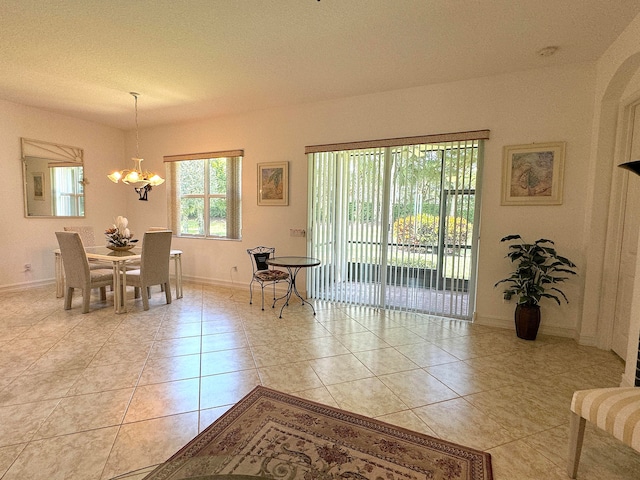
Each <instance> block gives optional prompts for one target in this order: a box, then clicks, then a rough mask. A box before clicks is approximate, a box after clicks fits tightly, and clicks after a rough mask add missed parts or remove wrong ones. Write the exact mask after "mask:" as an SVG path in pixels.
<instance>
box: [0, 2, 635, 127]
mask: <svg viewBox="0 0 640 480" xmlns="http://www.w3.org/2000/svg"><path fill="white" fill-rule="evenodd" d="M638 13H640V2H639V1H638V0H493V1H488V0H320V1H317V0H271V1H266V0H107V1H105V0H55V1H54V0H0V98H3V99H5V100H10V101H14V102H18V103H22V104H25V105H31V106H35V107H39V108H43V109H47V110H51V111H56V112H60V113H64V114H68V115H72V116H75V117H80V118H85V119H88V120H92V121H96V122H99V123H103V124H107V125H112V126H116V127H119V128H127V129H128V128H131V127H132V126H133V122H134V116H133V99H132V97H131V96H130V95H129V94H128V92H130V91H136V92H139V93H140V94H141V96H140V98H139V104H138V106H139V119H140V125H141V126H142V127H144V126H150V125H158V124H167V123H175V122H184V121H188V120H192V119H197V118H202V117H209V116H219V115H228V114H233V113H239V112H244V111H251V110H258V109H264V108H270V107H274V106H285V105H293V104H298V103H304V102H312V101H319V100H327V99H334V98H340V97H346V96H353V95H360V94H368V93H374V92H381V91H386V90H395V89H400V88H407V87H415V86H420V85H427V84H433V83H441V82H450V81H455V80H461V79H466V78H474V77H481V76H487V75H494V74H499V73H505V72H511V71H519V70H526V69H532V68H538V67H542V66H547V65H559V64H566V63H576V62H584V61H592V60H595V59H597V58H598V57H599V56H600V55H602V53H603V52H604V51H605V50H606V49H607V47H608V46H609V45H610V44H611V43H612V42H613V41H614V40H615V39H616V37H617V36H618V35H619V34H620V33H621V32H622V30H624V28H625V27H626V26H627V25H628V24H629V22H630V21H631V20H632V19H633V18H634V17H635V16H636V15H637V14H638ZM549 45H557V46H559V47H560V49H559V50H558V52H557V53H556V54H555V55H553V56H550V57H541V56H539V55H537V54H536V52H537V51H538V50H540V49H541V48H543V47H546V46H549Z"/></svg>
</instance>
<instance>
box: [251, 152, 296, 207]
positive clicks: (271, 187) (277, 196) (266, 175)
mask: <svg viewBox="0 0 640 480" xmlns="http://www.w3.org/2000/svg"><path fill="white" fill-rule="evenodd" d="M258 205H289V162H278V163H259V164H258Z"/></svg>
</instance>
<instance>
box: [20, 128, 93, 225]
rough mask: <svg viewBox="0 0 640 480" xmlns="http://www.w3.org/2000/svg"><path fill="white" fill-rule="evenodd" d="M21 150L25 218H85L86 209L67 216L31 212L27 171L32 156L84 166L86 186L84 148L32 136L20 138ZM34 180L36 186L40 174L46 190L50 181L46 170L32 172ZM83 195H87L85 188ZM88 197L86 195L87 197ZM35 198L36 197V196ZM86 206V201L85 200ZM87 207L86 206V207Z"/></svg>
mask: <svg viewBox="0 0 640 480" xmlns="http://www.w3.org/2000/svg"><path fill="white" fill-rule="evenodd" d="M20 144H21V150H22V157H21V162H22V186H23V194H24V195H23V197H24V216H25V218H83V217H85V216H86V211H84V212H83V215H82V216H80V215H78V216H65V215H54V214H53V213H50V214H49V215H33V214H31V215H30V214H29V204H30V202H29V194H28V191H29V187H28V183H27V182H28V181H29V180H30V178H29V172H27V161H28V160H29V159H30V158H34V159H39V160H44V161H47V162H53V163H59V164H61V166H69V167H82V168H83V172H82V173H83V177H82V184H83V187H84V186H86V184H87V180H86V178H85V177H84V150H83V149H82V148H79V147H72V146H70V145H62V144H59V143H52V142H44V141H41V140H33V139H30V138H24V137H21V138H20ZM31 175H32V176H33V182H34V186H35V182H37V181H38V178H37V177H38V176H39V177H40V186H41V187H43V188H44V189H45V190H46V189H47V188H49V190H50V187H47V186H46V185H47V184H48V183H49V181H48V175H45V173H44V172H42V173H40V172H32V173H31ZM82 195H83V196H84V195H85V192H84V188H83V193H82ZM85 198H86V197H85ZM34 200H35V198H34ZM85 206H86V202H85ZM85 208H86V207H85Z"/></svg>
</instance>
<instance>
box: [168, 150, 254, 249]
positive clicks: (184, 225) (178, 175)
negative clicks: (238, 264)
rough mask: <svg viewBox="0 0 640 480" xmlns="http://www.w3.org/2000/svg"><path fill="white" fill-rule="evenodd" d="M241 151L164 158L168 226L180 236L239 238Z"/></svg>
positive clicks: (240, 222)
mask: <svg viewBox="0 0 640 480" xmlns="http://www.w3.org/2000/svg"><path fill="white" fill-rule="evenodd" d="M243 155H244V152H243V151H242V150H234V151H228V152H208V153H197V154H188V155H174V156H168V157H164V161H165V164H166V165H167V168H166V170H167V183H168V195H169V202H170V206H169V225H170V226H171V229H172V230H173V231H174V232H177V235H178V236H181V237H197V238H226V239H240V238H241V232H242V219H241V192H240V185H241V178H242V175H241V173H242V157H243Z"/></svg>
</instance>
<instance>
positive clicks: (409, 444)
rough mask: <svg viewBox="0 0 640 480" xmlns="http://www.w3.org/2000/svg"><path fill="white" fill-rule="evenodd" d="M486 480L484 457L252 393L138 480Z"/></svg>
mask: <svg viewBox="0 0 640 480" xmlns="http://www.w3.org/2000/svg"><path fill="white" fill-rule="evenodd" d="M227 478H228V479H229V480H241V479H243V478H245V479H249V478H251V479H255V478H272V479H274V478H275V479H282V480H284V479H286V480H293V479H305V480H312V479H323V480H324V479H350V480H357V479H386V480H413V479H415V480H418V479H421V480H427V479H428V480H432V479H433V480H458V479H461V480H491V479H492V478H493V476H492V473H491V457H490V455H489V454H488V453H484V452H481V451H478V450H473V449H470V448H466V447H463V446H460V445H455V444H453V443H449V442H445V441H442V440H439V439H436V438H433V437H429V436H427V435H423V434H421V433H416V432H412V431H410V430H405V429H402V428H399V427H395V426H393V425H390V424H387V423H383V422H380V421H377V420H374V419H371V418H367V417H363V416H360V415H357V414H354V413H349V412H345V411H343V410H339V409H336V408H332V407H329V406H326V405H321V404H319V403H315V402H311V401H308V400H304V399H301V398H298V397H294V396H291V395H287V394H285V393H281V392H277V391H275V390H271V389H268V388H265V387H260V386H259V387H256V388H255V389H254V390H252V391H251V392H250V393H249V394H248V395H247V396H246V397H244V398H243V399H242V400H240V401H239V402H238V403H237V404H236V405H235V406H234V407H232V408H231V409H230V410H228V411H227V412H226V413H225V414H224V415H223V416H222V417H220V418H219V419H218V420H216V421H215V422H214V423H213V424H211V425H210V426H209V427H207V428H206V429H205V430H204V431H203V432H202V433H200V434H199V435H198V436H197V437H196V438H194V439H193V440H192V441H191V442H189V443H188V444H187V445H186V446H185V447H183V448H182V449H181V450H180V451H179V452H178V453H176V454H175V455H174V456H173V457H171V458H170V459H169V460H168V461H166V462H165V463H163V464H162V465H160V466H159V467H158V468H156V469H155V470H154V471H153V472H151V473H150V474H149V475H148V476H146V477H145V480H160V479H163V480H179V479H180V480H186V479H189V480H208V479H227Z"/></svg>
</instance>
